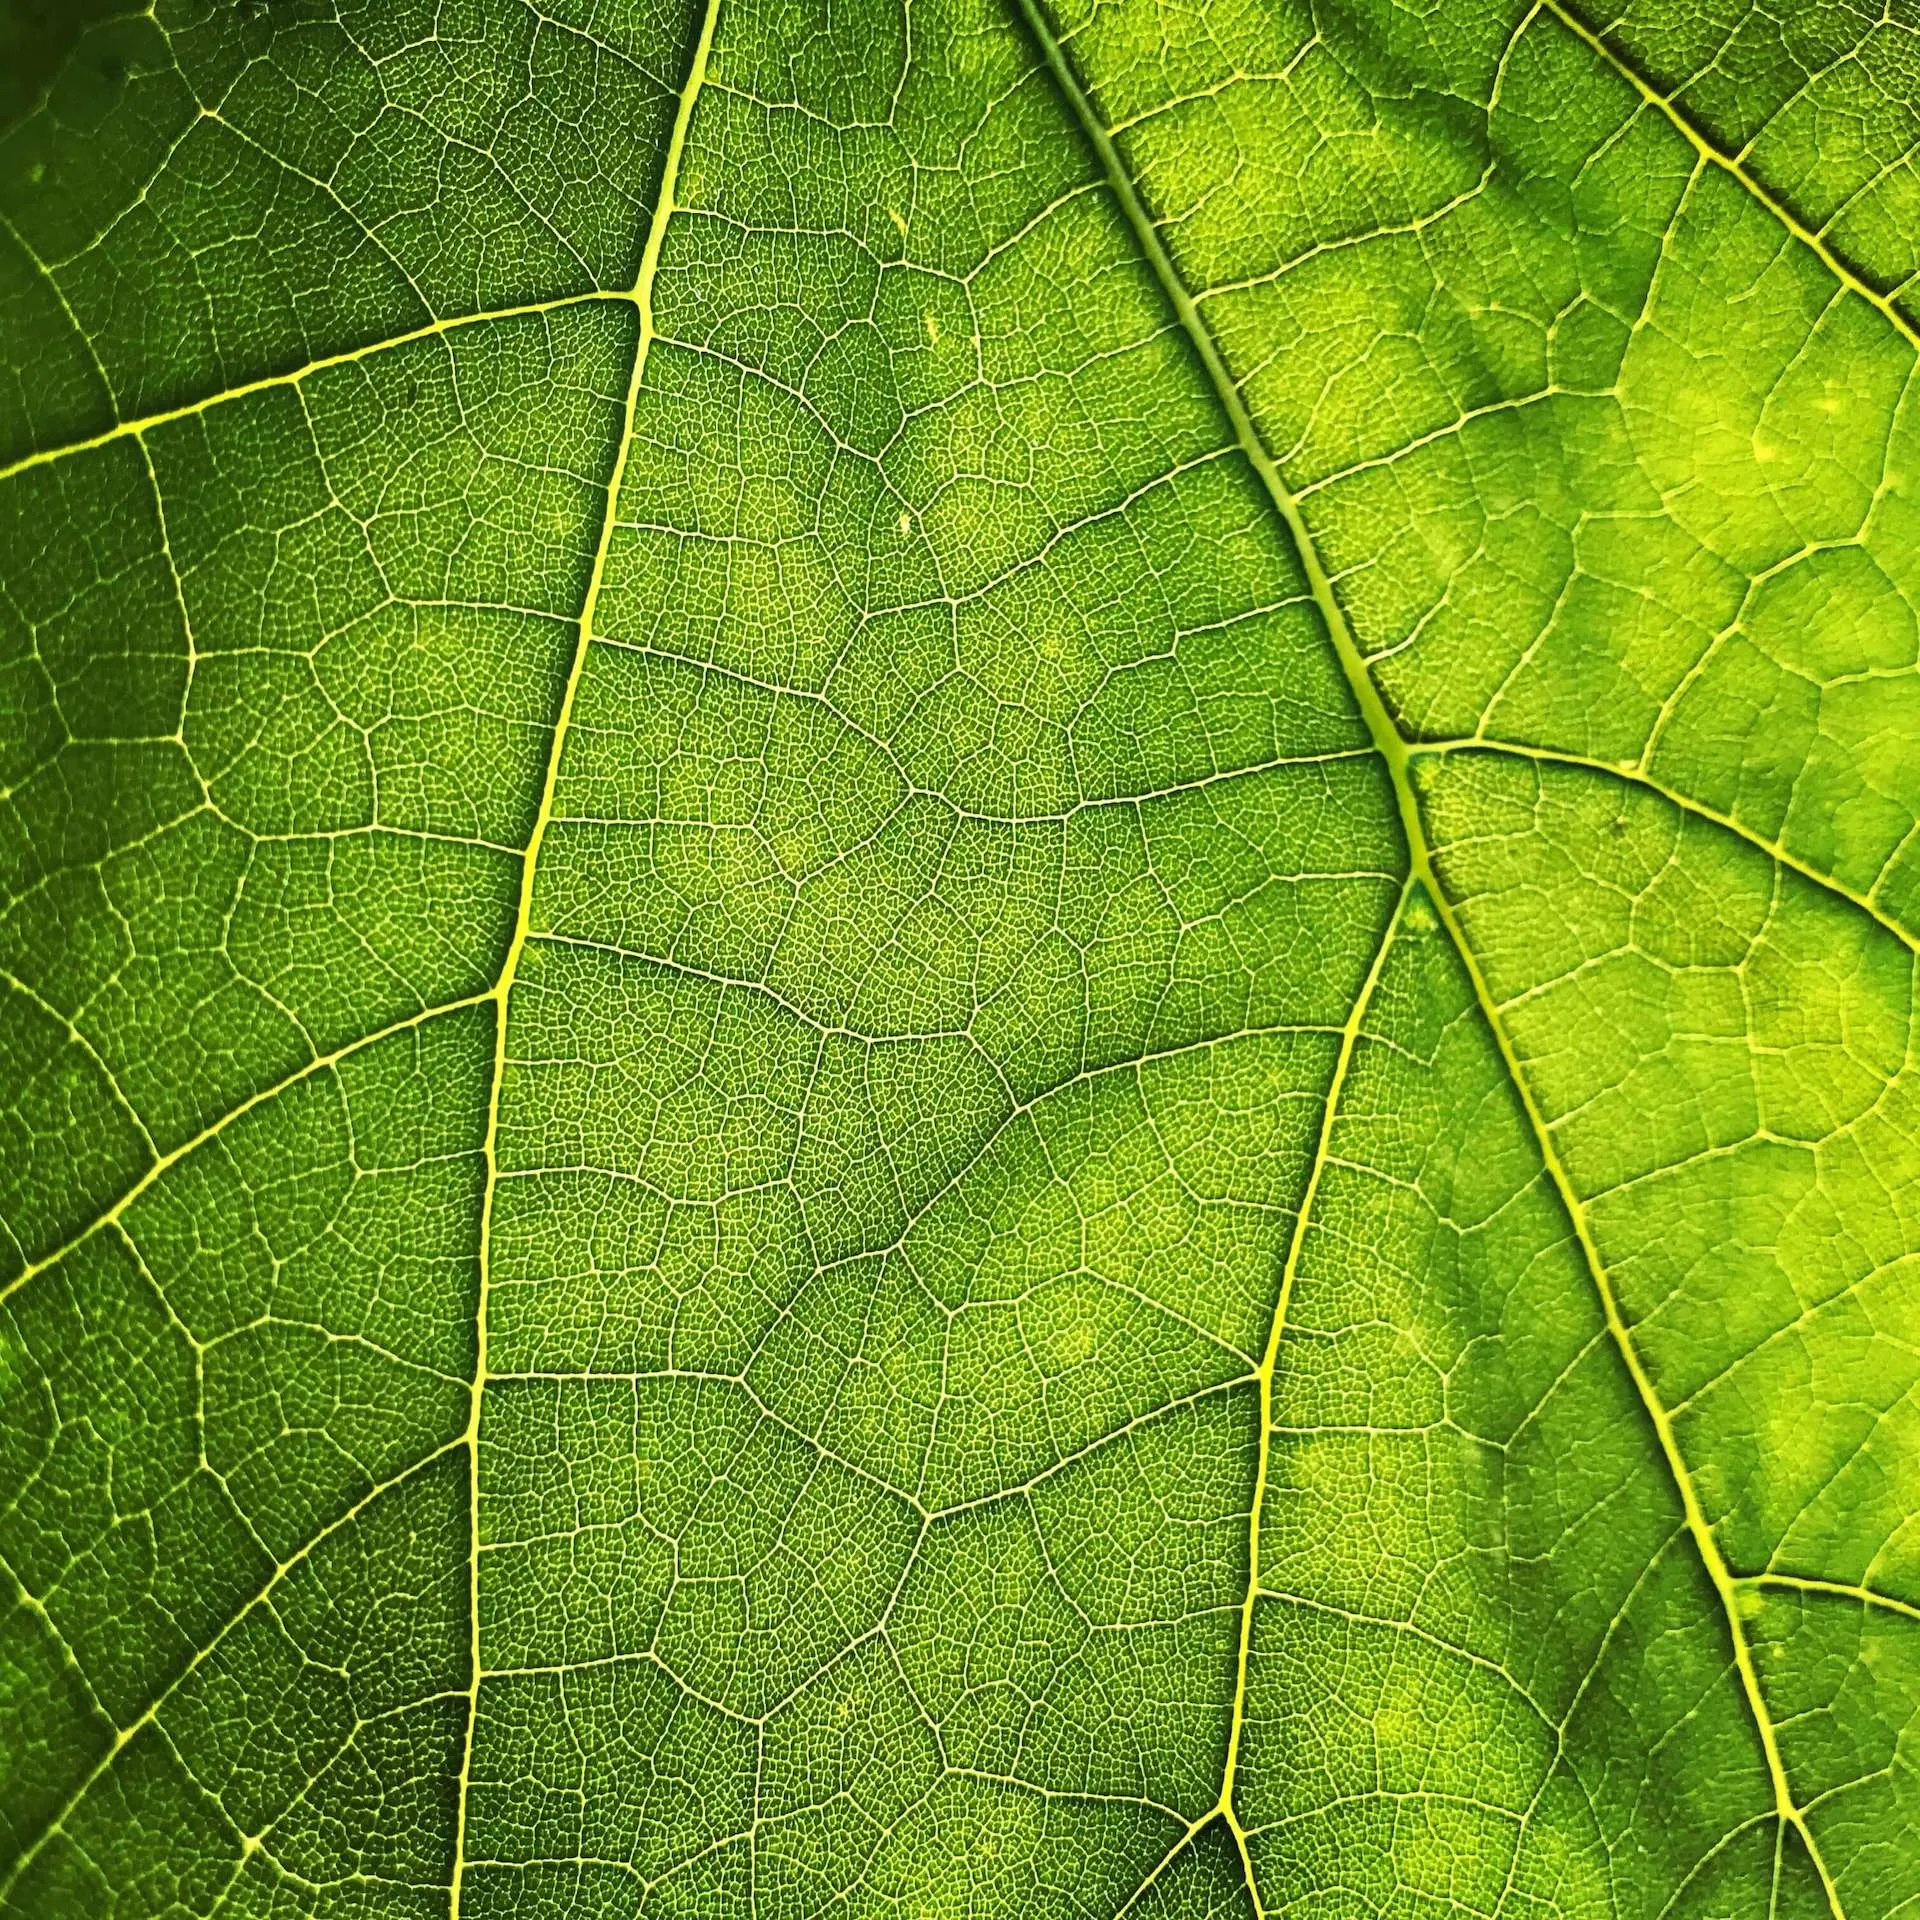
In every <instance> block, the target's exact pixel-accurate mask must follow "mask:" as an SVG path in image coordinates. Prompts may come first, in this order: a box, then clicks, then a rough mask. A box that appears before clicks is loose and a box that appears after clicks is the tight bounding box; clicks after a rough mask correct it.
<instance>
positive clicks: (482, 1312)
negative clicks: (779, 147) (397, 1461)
mask: <svg viewBox="0 0 1920 1920" xmlns="http://www.w3.org/2000/svg"><path fill="white" fill-rule="evenodd" d="M719 17H720V0H706V4H705V8H704V11H703V13H702V16H701V20H700V34H699V38H698V40H697V41H696V42H695V44H694V49H693V58H692V60H691V62H690V63H689V65H688V68H687V78H686V84H685V85H684V86H683V87H682V88H681V90H680V103H679V106H678V108H677V109H676V110H675V113H674V117H673V131H672V133H671V134H670V135H669V136H668V139H667V151H666V158H665V159H664V161H663V162H662V164H661V168H660V191H659V194H658V197H657V199H656V201H655V203H654V209H653V218H652V220H651V222H650V223H649V224H648V228H647V239H646V245H645V247H644V248H643V249H642V251H641V255H640V270H639V273H638V275H637V277H636V278H635V280H634V283H633V292H632V298H633V302H634V306H635V308H636V310H637V314H638V328H637V332H636V335H635V339H634V346H633V366H632V369H631V371H630V372H629V374H628V376H627V392H626V398H625V401H624V403H623V405H622V408H621V413H620V420H619V427H618V434H617V438H616V442H615V447H614V455H613V467H612V471H611V472H610V473H609V474H608V476H607V495H606V500H605V503H604V504H603V506H602V508H601V514H600V531H599V536H598V538H597V540H596V541H595V543H594V551H593V562H592V565H591V567H590V568H589V570H588V573H587V585H586V591H585V593H584V594H583V595H582V596H581V601H580V624H579V630H578V632H577V633H576V634H575V636H574V643H573V658H572V660H571V661H570V663H569V664H568V667H567V680H566V686H565V689H564V691H563V692H562V693H561V696H560V710H559V713H558V714H557V715H556V716H555V718H554V723H553V737H552V740H551V742H550V743H549V745H548V748H547V765H546V773H545V776H544V778H543V780H542V782H541V787H540V805H539V808H538V810H537V811H536V812H535V814H534V820H533V828H532V831H531V832H530V833H529V834H528V836H527V850H526V853H525V855H524V856H523V858H522V863H521V872H520V900H519V906H518V910H517V911H516V913H515V915H514V924H513V933H512V936H511V938H510V939H509V940H508V942H507V951H506V956H505V958H504V959H503V960H502V961H501V964H500V974H499V978H498V979H497V981H496V982H495V984H494V989H493V995H492V997H493V999H494V1001H495V1003H496V1004H495V1009H494V1021H493V1027H494V1040H493V1078H492V1083H491V1085H490V1087H489V1089H488V1093H487V1124H486V1134H485V1139H484V1142H483V1149H482V1151H483V1156H484V1160H485V1166H486V1191H485V1196H484V1198H483V1200H482V1203H481V1211H480V1259H479V1284H478V1288H477V1291H476V1296H475V1302H474V1362H473V1390H472V1395H471V1398H470V1401H469V1405H468V1412H467V1428H466V1434H465V1436H464V1444H465V1446H466V1449H467V1501H468V1509H467V1618H468V1630H469V1635H470V1639H469V1645H468V1651H467V1657H468V1683H467V1695H468V1698H467V1726H466V1734H465V1738H464V1743H463V1746H462V1750H461V1756H460V1786H459V1810H458V1813H457V1814H456V1816H455V1823H454V1849H453V1876H452V1886H451V1889H450V1916H451V1920H460V1896H461V1891H462V1884H463V1881H464V1878H465V1871H466V1859H467V1820H468V1813H469V1806H470V1802H471V1797H472V1795H471V1786H472V1776H473V1742H474V1728H475V1724H476V1722H477V1721H478V1720H479V1717H480V1672H481V1659H480V1653H481V1650H480V1410H481V1403H482V1401H483V1399H484V1398H485V1394H486V1383H487V1301H488V1291H489V1285H490V1281H491V1277H492V1271H491V1270H492V1251H493V1247H492V1243H493V1209H494V1202H495V1197H496V1195H497V1193H498V1191H499V1177H498V1176H499V1140H500V1089H501V1085H502V1082H503V1081H504V1079H505V1077H506V1065H507V1013H508V1000H509V998H510V996H511V994H512V992H513V983H514V980H515V978H516V977H517V975H518V973H519V969H520V956H521V955H522V954H523V953H524V952H525V951H526V946H527V940H528V937H529V935H530V933H531V931H532V925H533V890H534V883H535V879H536V874H537V869H538V867H539V864H540V850H541V848H542V847H543V846H544V845H545V843H546V837H547V828H548V826H549V825H550V824H551V822H552V819H553V800H554V794H555V792H556V790H557V789H558V786H559V782H560V761H561V757H562V754H563V753H564V751H565V747H566V739H567V731H568V728H569V727H570V725H571V724H572V720H573V708H574V701H575V700H576V698H577V697H578V695H579V691H580V681H581V676H582V674H583V672H584V669H585V666H586V660H587V654H588V651H589V650H590V648H591V647H592V645H593V629H594V621H595V617H596V616H597V614H598V612H599V608H600V593H601V589H602V587H603V586H604V585H605V584H606V577H607V555H608V553H609V552H610V551H611V549H612V546H613V532H614V526H615V524H616V521H617V518H618V514H619V507H620V488H621V484H622V482H623V481H624V479H625V477H626V471H627V458H628V455H629V453H630V452H631V450H632V447H633V423H634V416H635V414H636V412H637V410H638V407H639V403H640V388H641V384H642V382H643V381H644V380H645V378H646V372H647V356H648V352H649V350H650V349H651V348H652V345H653V340H654V324H653V286H654V279H655V276H656V275H657V274H658V272H659V270H660V253H661V248H662V247H663V245H664V244H665V241H666V235H667V223H668V222H669V221H670V220H671V219H672V217H673V209H674V194H675V190H676V188H677V186H678V184H679V178H680V162H681V159H682V157H683V156H684V154H685V152H686V146H687V130H688V128H689V127H690V126H691V124H692V122H693V108H694V102H695V101H696V100H697V99H698V98H699V96H700V88H701V85H702V83H703V82H704V81H705V79H706V77H707V62H708V59H709V58H710V56H711V54H712V52H713V30H714V27H715V25H716V23H717V22H718V20H719Z"/></svg>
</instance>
